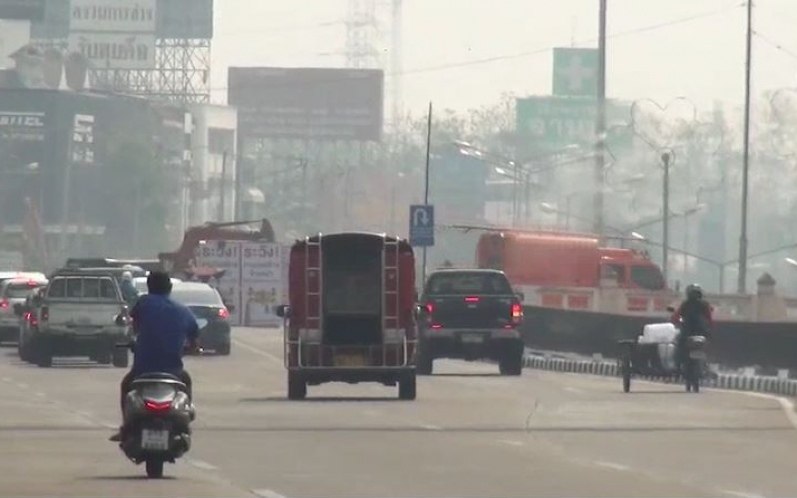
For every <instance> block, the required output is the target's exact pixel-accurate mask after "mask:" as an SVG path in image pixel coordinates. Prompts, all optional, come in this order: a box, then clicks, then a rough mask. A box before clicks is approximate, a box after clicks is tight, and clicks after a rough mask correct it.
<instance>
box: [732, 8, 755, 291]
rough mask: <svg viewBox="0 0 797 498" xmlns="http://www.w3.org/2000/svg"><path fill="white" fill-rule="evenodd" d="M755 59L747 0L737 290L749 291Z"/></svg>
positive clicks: (749, 9)
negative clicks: (752, 84) (750, 187)
mask: <svg viewBox="0 0 797 498" xmlns="http://www.w3.org/2000/svg"><path fill="white" fill-rule="evenodd" d="M752 59H753V0H747V61H746V63H745V71H744V73H745V74H744V152H743V154H744V155H743V157H742V220H741V234H740V235H739V282H738V287H737V289H736V291H737V292H738V293H739V294H745V293H747V199H748V196H749V180H748V176H749V173H750V74H751V69H752Z"/></svg>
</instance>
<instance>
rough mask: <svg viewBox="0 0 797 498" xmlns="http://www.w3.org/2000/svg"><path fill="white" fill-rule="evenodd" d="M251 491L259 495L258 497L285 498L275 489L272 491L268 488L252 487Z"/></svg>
mask: <svg viewBox="0 0 797 498" xmlns="http://www.w3.org/2000/svg"><path fill="white" fill-rule="evenodd" d="M252 493H254V494H255V495H257V496H259V497H260V498H287V497H285V496H284V495H281V494H279V493H277V492H276V491H272V490H270V489H253V490H252Z"/></svg>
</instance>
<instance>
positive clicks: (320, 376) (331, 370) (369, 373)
mask: <svg viewBox="0 0 797 498" xmlns="http://www.w3.org/2000/svg"><path fill="white" fill-rule="evenodd" d="M288 372H289V375H295V376H299V377H301V378H302V379H303V380H304V381H305V382H307V384H309V385H318V384H324V383H326V382H346V383H349V384H358V383H360V382H377V383H380V384H385V385H395V384H396V383H397V382H398V381H400V380H401V379H404V378H407V377H412V376H415V367H414V366H407V367H356V368H346V367H319V368H300V367H289V368H288Z"/></svg>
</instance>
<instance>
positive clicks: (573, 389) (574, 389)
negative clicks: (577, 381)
mask: <svg viewBox="0 0 797 498" xmlns="http://www.w3.org/2000/svg"><path fill="white" fill-rule="evenodd" d="M564 390H565V392H569V393H573V394H582V393H583V392H584V391H582V390H581V389H579V388H577V387H570V386H567V387H565V388H564Z"/></svg>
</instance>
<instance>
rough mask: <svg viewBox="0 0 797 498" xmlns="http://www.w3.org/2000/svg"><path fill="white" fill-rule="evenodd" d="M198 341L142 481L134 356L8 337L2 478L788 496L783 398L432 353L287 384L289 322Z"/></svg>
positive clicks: (83, 491)
mask: <svg viewBox="0 0 797 498" xmlns="http://www.w3.org/2000/svg"><path fill="white" fill-rule="evenodd" d="M233 334H234V336H235V340H234V344H233V351H232V355H231V356H229V357H201V358H190V359H188V364H189V368H190V371H191V373H192V375H193V377H194V383H195V394H196V401H197V410H198V419H197V423H196V424H195V435H194V448H193V449H192V451H191V452H190V453H189V454H188V455H187V457H186V458H185V459H183V460H181V461H180V462H178V464H176V465H170V466H167V468H166V473H167V475H168V476H169V478H168V479H164V480H162V481H147V480H145V479H143V478H142V477H141V476H143V474H144V469H143V468H142V467H136V466H134V465H133V464H132V463H130V462H128V461H127V460H126V459H125V458H124V456H123V454H122V453H121V452H120V451H119V450H118V448H117V447H116V446H115V445H114V444H113V443H110V442H108V441H107V438H108V436H109V435H110V434H111V432H112V428H113V427H115V426H117V425H118V412H117V411H118V406H117V404H118V382H119V379H120V378H121V376H122V374H123V372H122V371H121V370H119V369H114V368H111V367H104V366H96V365H93V364H89V363H82V362H79V361H75V360H68V361H66V360H64V361H60V362H59V361H56V365H55V366H54V367H53V368H51V369H41V368H37V367H35V366H30V365H28V364H25V363H22V362H20V361H19V360H18V359H17V358H16V354H15V353H16V350H15V349H2V350H0V399H1V400H2V401H0V448H1V449H2V454H1V455H0V469H2V479H0V495H5V496H91V497H101V496H102V497H115V496H130V497H133V496H136V497H148V496H186V497H202V496H228V497H229V496H249V497H253V496H261V497H268V498H278V497H280V496H283V497H318V496H326V497H340V498H343V497H389V496H406V497H444V496H445V497H452V496H460V497H487V496H503V497H516V496H517V497H521V496H522V497H528V496H540V495H545V496H595V497H602V496H612V497H622V496H729V497H755V496H794V495H797V479H795V478H794V476H795V475H797V430H795V426H794V425H793V422H792V418H794V417H793V416H792V417H791V418H790V417H789V416H788V412H787V411H786V410H785V409H784V406H783V405H784V404H786V403H785V402H783V403H781V402H779V401H778V399H775V398H771V397H765V396H754V395H749V394H740V393H723V392H716V391H706V392H703V393H701V394H699V395H694V394H691V395H690V394H686V393H684V392H682V389H680V388H679V387H678V386H672V385H656V384H646V383H637V384H635V388H637V391H636V392H633V393H631V394H623V393H622V392H621V390H620V381H619V379H610V378H600V377H590V376H579V375H573V374H558V373H550V372H542V371H534V370H527V371H525V372H524V373H523V376H522V377H519V378H518V377H515V378H511V377H500V376H498V375H496V374H495V372H497V366H495V365H489V364H481V363H464V362H454V361H439V362H437V363H436V364H435V369H436V372H440V373H442V375H435V376H433V377H423V378H419V384H418V396H419V397H418V400H416V401H414V402H406V401H397V400H396V388H388V387H382V386H377V385H369V384H361V385H355V386H348V385H326V386H321V387H310V388H309V399H308V400H307V401H302V402H289V401H286V399H285V373H284V370H283V367H282V359H281V334H280V333H279V332H278V331H276V330H262V329H261V330H258V329H236V330H234V332H233Z"/></svg>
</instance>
